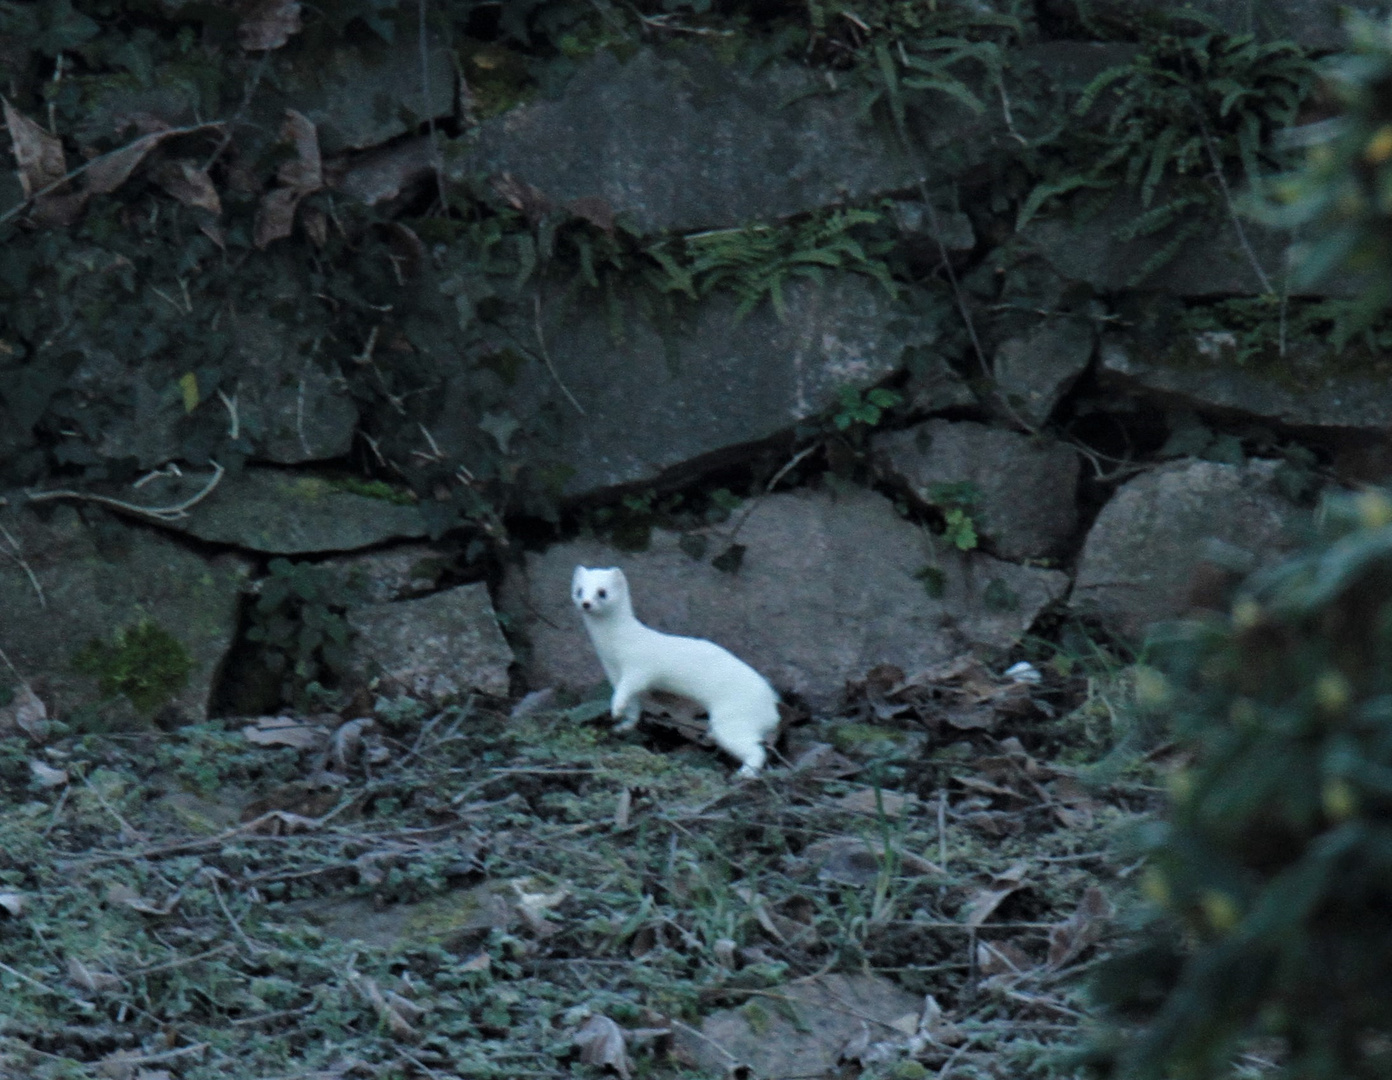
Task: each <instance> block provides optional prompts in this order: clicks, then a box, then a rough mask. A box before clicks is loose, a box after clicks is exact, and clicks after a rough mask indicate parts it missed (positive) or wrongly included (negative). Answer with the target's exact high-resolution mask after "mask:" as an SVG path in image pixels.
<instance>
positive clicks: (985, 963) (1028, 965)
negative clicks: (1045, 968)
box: [976, 941, 1035, 978]
mask: <svg viewBox="0 0 1392 1080" xmlns="http://www.w3.org/2000/svg"><path fill="white" fill-rule="evenodd" d="M976 966H977V970H979V971H980V972H981V974H982V975H983V976H984V977H987V978H989V977H990V976H992V975H1020V974H1022V973H1024V972H1026V971H1029V970H1031V969H1032V968H1034V967H1035V964H1034V962H1033V961H1031V960H1030V958H1029V953H1027V952H1025V950H1024V949H1022V948H1020V946H1018V945H1016V944H1015V943H1014V942H1013V941H978V942H977V943H976Z"/></svg>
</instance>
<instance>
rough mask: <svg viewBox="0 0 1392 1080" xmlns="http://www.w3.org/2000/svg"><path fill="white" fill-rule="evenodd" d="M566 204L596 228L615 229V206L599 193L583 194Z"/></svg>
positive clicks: (573, 212)
mask: <svg viewBox="0 0 1392 1080" xmlns="http://www.w3.org/2000/svg"><path fill="white" fill-rule="evenodd" d="M565 206H566V209H567V210H569V211H570V212H571V213H572V214H574V215H575V216H576V217H580V218H584V219H585V220H586V221H588V222H589V223H590V224H591V225H593V226H595V228H597V229H603V230H604V231H605V232H607V233H612V232H613V231H614V208H613V207H612V206H610V205H609V201H608V200H607V199H602V198H600V197H599V196H598V195H583V196H581V197H580V198H578V199H571V200H570V202H568V203H566V204H565Z"/></svg>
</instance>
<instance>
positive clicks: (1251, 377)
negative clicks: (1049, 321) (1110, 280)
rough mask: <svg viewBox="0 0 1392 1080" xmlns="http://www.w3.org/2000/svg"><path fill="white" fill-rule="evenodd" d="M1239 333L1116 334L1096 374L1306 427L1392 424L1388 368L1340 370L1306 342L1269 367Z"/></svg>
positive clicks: (1334, 359)
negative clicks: (1153, 342)
mask: <svg viewBox="0 0 1392 1080" xmlns="http://www.w3.org/2000/svg"><path fill="white" fill-rule="evenodd" d="M1240 333H1241V331H1240V330H1238V331H1235V332H1227V331H1222V330H1208V331H1203V332H1200V333H1193V332H1191V333H1188V334H1185V335H1182V336H1181V337H1179V338H1178V339H1175V340H1172V341H1170V342H1169V343H1168V344H1167V346H1166V347H1165V348H1163V349H1161V350H1156V349H1154V348H1149V347H1147V345H1146V343H1145V342H1143V341H1139V340H1130V341H1125V340H1122V339H1121V338H1116V337H1112V338H1109V339H1108V340H1106V341H1104V342H1103V344H1102V349H1101V367H1100V369H1099V374H1100V375H1101V376H1102V378H1103V379H1104V380H1105V381H1107V382H1110V383H1112V384H1114V385H1117V386H1120V387H1122V388H1125V389H1129V390H1136V389H1139V390H1144V391H1147V392H1148V393H1150V394H1151V395H1158V396H1161V397H1164V398H1169V399H1171V400H1173V401H1175V402H1178V403H1182V404H1184V405H1188V406H1191V407H1193V408H1198V409H1208V410H1222V411H1224V412H1231V413H1245V414H1246V415H1248V416H1253V417H1258V418H1260V419H1263V420H1270V421H1275V422H1277V423H1281V424H1289V425H1292V426H1296V427H1303V428H1326V429H1331V430H1334V431H1348V430H1351V429H1358V430H1362V431H1364V432H1366V433H1368V434H1371V435H1377V436H1385V435H1386V434H1387V433H1388V432H1389V431H1392V384H1389V382H1388V380H1387V377H1386V374H1385V373H1380V372H1377V371H1375V370H1365V371H1363V372H1359V371H1358V370H1357V369H1356V368H1355V369H1354V370H1353V371H1348V370H1340V365H1339V364H1338V360H1339V357H1338V356H1337V355H1336V354H1335V353H1334V352H1333V350H1332V348H1331V347H1329V346H1327V345H1318V344H1314V343H1307V342H1302V343H1300V344H1299V345H1297V346H1295V347H1294V348H1293V349H1292V350H1291V355H1290V356H1288V357H1287V358H1285V359H1284V360H1281V361H1279V363H1276V364H1272V365H1270V366H1267V367H1265V369H1263V368H1262V367H1261V366H1258V365H1256V364H1253V363H1251V362H1248V363H1246V364H1244V363H1242V362H1241V359H1240V358H1239V356H1238V344H1239V338H1238V335H1239V334H1240ZM1372 365H1373V361H1372V358H1370V359H1369V362H1368V367H1369V368H1372Z"/></svg>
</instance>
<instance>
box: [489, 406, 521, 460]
mask: <svg viewBox="0 0 1392 1080" xmlns="http://www.w3.org/2000/svg"><path fill="white" fill-rule="evenodd" d="M521 426H522V424H521V422H520V421H518V419H517V418H516V417H515V416H513V415H512V414H511V413H506V412H486V413H484V414H483V419H482V420H480V421H479V428H480V429H481V430H483V431H486V432H487V433H488V434H489V435H492V436H493V440H494V441H495V442H496V443H497V444H498V451H499V452H500V453H503V454H506V453H507V452H508V442H509V441H510V440H511V439H512V436H513V435H514V434H515V433H516V432H517V429H518V428H519V427H521Z"/></svg>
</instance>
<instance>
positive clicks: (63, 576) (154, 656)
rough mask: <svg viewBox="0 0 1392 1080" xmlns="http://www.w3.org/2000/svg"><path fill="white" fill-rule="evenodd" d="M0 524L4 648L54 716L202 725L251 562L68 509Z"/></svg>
mask: <svg viewBox="0 0 1392 1080" xmlns="http://www.w3.org/2000/svg"><path fill="white" fill-rule="evenodd" d="M0 525H3V526H4V531H3V532H0V552H2V553H0V649H3V650H4V653H5V655H6V656H7V657H8V658H9V661H10V663H11V664H13V665H14V668H15V671H16V672H17V673H18V675H19V677H21V678H23V679H24V680H26V681H27V682H29V683H30V684H31V685H33V687H34V689H35V690H36V691H37V692H38V694H39V696H40V697H41V698H42V699H43V700H44V702H45V704H46V705H47V706H48V709H49V712H50V714H51V715H54V716H57V717H59V718H60V719H65V720H74V721H77V722H79V723H80V724H85V725H90V726H96V727H101V728H110V727H118V728H119V727H124V726H128V725H130V724H135V723H148V722H149V720H150V718H151V716H154V715H158V716H159V717H160V718H161V719H171V718H172V719H178V720H189V721H192V720H203V719H206V718H207V714H208V705H209V699H210V697H211V694H212V691H213V684H214V680H215V678H216V676H217V672H218V669H219V667H220V665H221V664H222V661H223V658H224V656H225V654H226V652H227V649H228V648H229V647H230V646H231V644H232V641H233V637H234V635H235V633H236V629H237V612H238V607H239V594H240V592H241V589H242V586H243V584H244V582H245V581H246V579H247V577H248V575H249V573H250V564H249V563H247V562H246V561H244V560H242V559H239V558H236V557H234V556H230V555H223V556H218V557H216V558H211V559H210V558H205V557H203V556H201V555H198V554H195V553H194V552H191V551H189V550H187V549H186V548H185V547H183V546H182V545H180V544H178V543H176V542H175V541H173V540H171V539H169V538H168V537H167V536H165V535H164V534H162V533H161V532H160V531H159V530H157V529H152V528H144V527H139V526H133V525H128V524H126V523H124V522H122V521H120V520H117V519H115V518H112V517H109V516H107V515H106V514H104V513H102V512H96V513H95V514H94V515H93V516H92V517H91V519H90V524H89V523H88V522H87V521H84V519H83V517H81V516H79V514H78V513H77V511H76V510H74V509H73V508H72V507H69V506H59V507H54V508H52V509H51V511H49V512H46V513H45V514H44V515H43V516H40V515H39V514H37V513H34V512H33V511H30V510H27V509H18V508H10V509H0ZM93 642H97V643H99V644H98V645H97V646H96V647H95V648H94V647H93V645H92V643H93ZM84 653H85V654H86V655H87V657H88V659H89V660H92V661H95V662H96V663H95V667H96V668H97V669H101V670H105V671H106V675H107V679H108V689H111V690H112V691H113V692H112V693H110V694H106V693H103V692H102V677H101V675H100V674H99V673H98V672H96V671H94V670H92V668H93V664H91V663H83V661H82V660H81V657H82V656H83V654H84ZM11 675H12V672H10V670H9V669H8V667H6V668H5V669H4V673H3V676H0V677H3V679H4V680H5V681H6V682H8V681H10V677H11Z"/></svg>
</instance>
